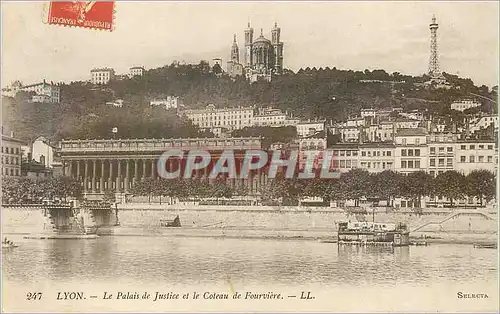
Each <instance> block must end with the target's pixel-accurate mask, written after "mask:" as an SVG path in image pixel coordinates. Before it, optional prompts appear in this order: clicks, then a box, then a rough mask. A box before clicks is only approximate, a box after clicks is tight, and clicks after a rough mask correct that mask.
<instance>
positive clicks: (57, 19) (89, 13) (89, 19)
mask: <svg viewBox="0 0 500 314" xmlns="http://www.w3.org/2000/svg"><path fill="white" fill-rule="evenodd" d="M114 5H115V3H114V1H106V2H104V1H102V2H101V1H51V2H50V8H49V10H48V19H47V22H48V24H55V25H65V26H76V27H85V28H94V29H102V30H109V31H112V30H113V19H114Z"/></svg>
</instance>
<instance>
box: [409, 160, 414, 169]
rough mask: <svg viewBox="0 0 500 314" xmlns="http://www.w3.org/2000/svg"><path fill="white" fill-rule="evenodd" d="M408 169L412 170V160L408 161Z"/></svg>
mask: <svg viewBox="0 0 500 314" xmlns="http://www.w3.org/2000/svg"><path fill="white" fill-rule="evenodd" d="M408 168H413V160H408Z"/></svg>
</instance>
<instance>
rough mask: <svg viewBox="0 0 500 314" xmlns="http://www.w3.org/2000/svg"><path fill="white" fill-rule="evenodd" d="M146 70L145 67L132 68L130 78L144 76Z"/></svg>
mask: <svg viewBox="0 0 500 314" xmlns="http://www.w3.org/2000/svg"><path fill="white" fill-rule="evenodd" d="M144 72H146V69H144V67H131V68H130V76H143V75H144Z"/></svg>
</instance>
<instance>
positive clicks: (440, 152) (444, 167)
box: [427, 133, 458, 177]
mask: <svg viewBox="0 0 500 314" xmlns="http://www.w3.org/2000/svg"><path fill="white" fill-rule="evenodd" d="M457 140H458V136H457V135H456V134H451V133H450V134H431V135H429V136H428V143H427V145H428V149H429V158H428V163H427V172H428V173H429V174H430V175H432V176H433V177H435V176H437V175H440V174H442V173H443V172H446V171H449V170H455V169H456V160H455V156H456V154H457V149H456V146H457V145H456V142H457Z"/></svg>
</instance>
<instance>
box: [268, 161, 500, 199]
mask: <svg viewBox="0 0 500 314" xmlns="http://www.w3.org/2000/svg"><path fill="white" fill-rule="evenodd" d="M495 187H496V181H495V175H494V174H493V173H492V172H489V171H487V170H474V171H472V172H471V173H469V174H468V175H467V176H464V175H463V174H461V173H459V172H457V171H446V172H444V173H442V174H440V175H438V176H437V177H435V178H434V177H432V176H431V175H429V174H428V173H426V172H424V171H418V172H412V173H409V174H408V175H403V174H401V173H398V172H394V171H391V170H385V171H383V172H380V173H373V174H371V173H369V172H368V171H366V170H362V169H353V170H351V171H349V172H347V173H343V174H342V175H341V177H340V179H335V180H333V179H332V180H322V179H312V180H287V179H284V178H277V179H276V180H273V181H272V182H271V184H270V186H269V187H266V189H265V190H264V191H263V192H264V193H263V196H264V198H267V199H277V198H283V199H287V200H291V201H292V202H293V200H294V199H298V198H301V197H304V196H313V197H322V198H323V199H325V200H326V201H329V200H347V199H352V200H355V201H356V203H357V202H359V200H360V199H361V198H363V197H366V198H374V199H380V200H386V201H387V204H391V206H392V204H393V200H394V199H395V198H396V197H405V198H409V199H412V200H414V204H418V205H419V204H421V200H422V198H423V197H424V196H438V197H444V198H447V199H449V201H450V206H453V201H454V200H458V199H463V198H464V197H465V196H468V197H476V198H477V199H479V201H480V204H481V205H482V204H483V203H484V201H490V200H491V199H493V198H494V197H495Z"/></svg>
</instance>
